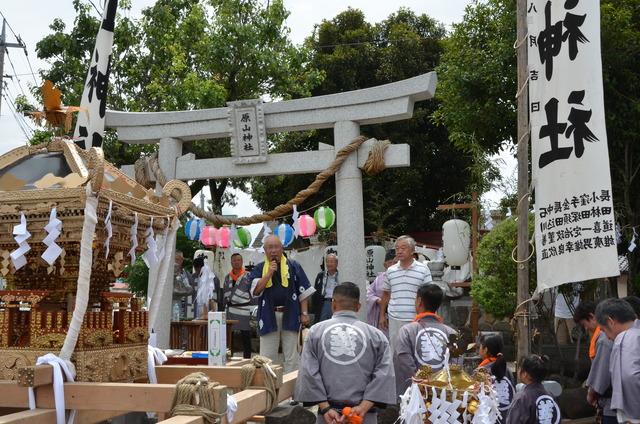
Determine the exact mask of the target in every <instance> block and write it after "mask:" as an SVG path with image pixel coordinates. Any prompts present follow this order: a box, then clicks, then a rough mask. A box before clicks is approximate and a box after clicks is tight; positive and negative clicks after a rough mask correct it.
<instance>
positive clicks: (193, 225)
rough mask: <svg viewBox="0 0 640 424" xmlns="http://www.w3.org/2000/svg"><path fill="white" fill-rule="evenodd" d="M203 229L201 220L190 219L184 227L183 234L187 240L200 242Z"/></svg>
mask: <svg viewBox="0 0 640 424" xmlns="http://www.w3.org/2000/svg"><path fill="white" fill-rule="evenodd" d="M203 228H204V221H203V220H201V219H190V220H188V221H187V223H186V224H185V225H184V233H185V235H186V236H187V238H188V239H189V240H200V234H201V233H202V229H203Z"/></svg>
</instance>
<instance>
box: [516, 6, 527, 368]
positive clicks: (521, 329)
mask: <svg viewBox="0 0 640 424" xmlns="http://www.w3.org/2000/svg"><path fill="white" fill-rule="evenodd" d="M526 37H527V1H526V0H518V3H517V40H518V49H517V58H518V59H517V61H518V91H519V93H520V95H519V96H518V99H517V100H518V256H517V257H518V264H517V267H518V274H517V275H518V296H517V299H518V305H519V306H520V307H519V308H518V310H516V311H515V313H516V315H517V317H518V318H517V323H518V361H519V360H520V359H521V358H523V357H525V356H527V355H529V351H530V347H529V342H530V337H529V314H528V311H529V305H528V303H526V304H524V302H526V300H527V299H528V298H529V262H528V261H527V258H528V257H529V92H528V89H527V88H523V87H524V85H525V84H526V82H527V77H528V73H529V71H528V65H527V40H526Z"/></svg>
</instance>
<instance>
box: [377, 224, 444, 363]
mask: <svg viewBox="0 0 640 424" xmlns="http://www.w3.org/2000/svg"><path fill="white" fill-rule="evenodd" d="M415 249H416V241H415V240H414V239H413V238H412V237H409V236H400V237H398V239H397V240H396V258H397V259H398V262H397V263H396V264H395V265H392V266H390V267H389V268H388V269H387V271H386V272H387V279H386V282H385V284H384V286H383V293H382V300H381V301H380V323H379V328H381V329H382V328H388V329H389V342H390V343H389V344H390V345H391V351H392V353H393V348H394V346H395V345H396V341H397V340H396V339H397V337H398V333H399V332H400V328H401V327H402V326H403V325H405V324H408V323H410V322H411V321H413V318H414V316H415V315H416V293H417V292H418V288H419V287H420V286H421V285H423V284H429V283H431V272H430V271H429V268H428V267H427V266H426V265H425V264H423V263H422V262H418V261H417V260H416V259H414V257H413V252H415ZM387 314H388V315H389V319H388V320H387Z"/></svg>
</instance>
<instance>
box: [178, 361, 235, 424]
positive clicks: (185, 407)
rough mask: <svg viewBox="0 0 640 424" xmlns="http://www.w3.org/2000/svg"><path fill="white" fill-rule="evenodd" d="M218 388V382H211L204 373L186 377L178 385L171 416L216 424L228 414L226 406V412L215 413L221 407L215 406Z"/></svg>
mask: <svg viewBox="0 0 640 424" xmlns="http://www.w3.org/2000/svg"><path fill="white" fill-rule="evenodd" d="M217 386H219V384H218V383H217V382H215V381H209V377H207V376H206V375H205V374H204V373H202V372H196V373H193V374H189V375H188V376H186V377H184V378H183V379H181V380H180V381H178V383H176V393H175V395H174V396H173V403H172V404H171V412H170V415H171V416H172V417H176V416H179V415H182V416H191V417H193V416H196V417H202V418H203V419H204V422H205V423H207V424H214V423H215V422H216V421H217V420H218V419H219V418H222V417H223V416H224V415H225V414H226V404H225V405H224V409H225V412H221V413H219V412H215V410H216V406H218V407H220V406H221V405H215V397H214V395H213V389H214V388H215V387H217Z"/></svg>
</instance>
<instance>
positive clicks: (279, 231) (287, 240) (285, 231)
mask: <svg viewBox="0 0 640 424" xmlns="http://www.w3.org/2000/svg"><path fill="white" fill-rule="evenodd" d="M276 235H277V236H278V238H279V239H280V241H281V242H282V245H283V246H284V247H287V246H289V245H290V244H291V242H293V238H294V237H293V227H291V225H289V224H280V225H278V227H277V228H276Z"/></svg>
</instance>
